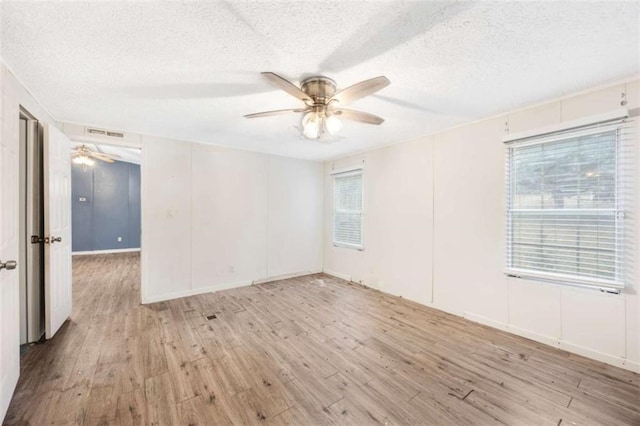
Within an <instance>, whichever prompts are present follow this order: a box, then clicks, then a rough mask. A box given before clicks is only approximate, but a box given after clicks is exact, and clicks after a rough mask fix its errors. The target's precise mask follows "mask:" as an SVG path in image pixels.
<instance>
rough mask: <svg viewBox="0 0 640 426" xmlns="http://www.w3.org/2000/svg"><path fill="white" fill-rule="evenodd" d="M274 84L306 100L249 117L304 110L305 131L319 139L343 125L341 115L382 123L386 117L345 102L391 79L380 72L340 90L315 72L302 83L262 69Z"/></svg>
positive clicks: (363, 121) (381, 87)
mask: <svg viewBox="0 0 640 426" xmlns="http://www.w3.org/2000/svg"><path fill="white" fill-rule="evenodd" d="M261 74H262V76H263V77H264V78H266V79H267V80H268V81H269V82H270V83H271V84H273V85H274V86H276V87H278V88H279V89H282V90H284V91H285V92H287V93H288V94H290V95H291V96H293V97H295V98H297V99H299V100H301V101H302V102H304V104H305V106H304V107H302V108H293V109H280V110H275V111H265V112H257V113H254V114H247V115H245V117H247V118H256V117H268V116H272V115H279V114H290V113H296V114H304V115H303V117H302V128H303V130H302V134H303V135H304V136H306V137H307V138H309V139H318V138H319V137H320V136H321V135H322V134H323V133H325V132H327V133H329V134H332V135H333V134H335V133H336V132H337V131H339V130H340V128H341V127H342V122H341V121H340V118H345V119H348V120H354V121H359V122H361V123H367V124H381V123H382V122H383V121H384V119H383V118H381V117H378V116H377V115H373V114H369V113H368V112H363V111H356V110H352V109H345V108H343V107H342V106H343V105H345V104H348V103H349V102H353V101H355V100H358V99H361V98H364V97H365V96H369V95H372V94H374V93H376V92H377V91H379V90H381V89H383V88H385V87H387V86H388V85H389V84H390V83H391V82H390V81H389V79H388V78H387V77H384V76H380V77H375V78H372V79H369V80H365V81H361V82H360V83H356V84H354V85H353V86H349V87H347V88H346V89H342V90H337V87H336V82H335V81H333V80H332V79H330V78H328V77H323V76H314V77H309V78H306V79H304V80H302V82H301V84H300V87H298V86H296V85H295V84H293V83H291V82H290V81H289V80H287V79H285V78H283V77H281V76H279V75H278V74H276V73H273V72H263V73H261Z"/></svg>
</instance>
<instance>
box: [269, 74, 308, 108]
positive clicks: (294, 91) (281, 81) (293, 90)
mask: <svg viewBox="0 0 640 426" xmlns="http://www.w3.org/2000/svg"><path fill="white" fill-rule="evenodd" d="M260 74H262V76H263V77H264V78H266V79H267V80H268V81H269V83H271V84H273V85H274V86H276V87H277V88H279V89H282V90H284V91H285V92H287V93H288V94H290V95H291V96H293V97H294V98H298V99H300V100H301V101H303V102H309V101H311V97H309V95H307V94H306V93H305V92H303V91H302V89H300V88H299V87H298V86H296V85H295V84H293V83H292V82H290V81H289V80H287V79H285V78H283V77H280V76H279V75H278V74H276V73H273V72H262V73H260Z"/></svg>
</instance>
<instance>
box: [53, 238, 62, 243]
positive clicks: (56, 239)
mask: <svg viewBox="0 0 640 426" xmlns="http://www.w3.org/2000/svg"><path fill="white" fill-rule="evenodd" d="M61 242H62V237H51V244H53V243H61Z"/></svg>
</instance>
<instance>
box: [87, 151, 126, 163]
mask: <svg viewBox="0 0 640 426" xmlns="http://www.w3.org/2000/svg"><path fill="white" fill-rule="evenodd" d="M89 157H91V158H95V159H96V160H102V161H106V162H107V163H110V162H111V163H112V162H113V161H114V160H117V159H118V158H120V156H119V155H111V154H101V153H99V152H92V153H90V154H89Z"/></svg>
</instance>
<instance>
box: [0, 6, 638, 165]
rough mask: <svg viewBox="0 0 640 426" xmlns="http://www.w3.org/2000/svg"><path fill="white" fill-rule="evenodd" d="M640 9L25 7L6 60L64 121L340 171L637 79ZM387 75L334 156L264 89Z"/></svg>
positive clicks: (8, 22)
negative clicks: (446, 132) (374, 153)
mask: <svg viewBox="0 0 640 426" xmlns="http://www.w3.org/2000/svg"><path fill="white" fill-rule="evenodd" d="M639 8H640V3H638V2H611V1H606V2H570V1H562V2H544V3H536V2H513V3H507V2H477V3H476V2H426V1H424V2H401V1H377V2H372V1H339V2H317V1H286V2H275V1H251V2H239V1H238V2H235V1H234V2H200V3H198V2H195V3H191V2H186V3H183V2H89V1H87V2H46V3H32V2H16V3H13V2H9V1H2V2H1V3H0V12H1V14H2V16H1V21H0V22H1V25H0V31H1V39H0V40H1V42H2V44H1V45H0V49H1V50H0V55H1V56H2V59H3V61H4V62H5V63H6V64H7V65H8V66H9V68H10V69H11V70H13V71H14V73H15V74H16V75H17V76H18V78H19V79H20V80H21V81H22V82H23V83H24V84H25V85H26V86H27V87H28V89H29V90H30V91H31V92H32V93H33V95H34V96H35V97H36V98H37V99H38V100H39V101H40V102H41V103H42V104H43V105H44V106H45V107H46V108H47V109H48V110H49V112H50V113H51V114H52V115H53V116H54V117H55V118H56V119H57V120H60V121H69V122H74V123H82V124H92V125H98V126H101V127H108V128H113V129H117V130H124V131H132V132H137V133H143V134H151V135H158V136H165V137H171V138H176V139H184V140H191V141H199V142H206V143H215V144H222V145H229V146H234V147H238V148H243V149H250V150H256V151H262V152H270V153H274V154H279V155H286V156H292V157H299V158H309V159H316V160H319V159H327V158H333V157H337V156H340V155H343V154H347V153H350V152H354V151H359V150H363V149H367V148H371V147H375V146H379V145H386V144H390V143H395V142H399V141H403V140H407V139H411V138H415V137H419V136H422V135H425V134H428V133H432V132H434V131H436V130H441V129H444V128H447V127H450V126H452V125H455V124H460V123H463V122H467V121H472V120H476V119H478V118H481V117H486V116H490V115H494V114H496V113H499V112H502V111H507V110H510V109H513V108H517V107H520V106H525V105H527V104H531V103H535V102H539V101H542V100H545V99H549V98H552V97H557V96H561V95H563V94H566V93H569V92H572V91H576V90H580V89H584V88H588V87H590V86H594V85H598V84H602V83H606V82H610V81H614V80H618V79H621V78H626V77H628V76H631V75H634V74H637V73H638V72H639V71H640V69H639V67H640V65H639V64H640V53H639V18H640V15H639V14H640V12H639ZM261 71H273V72H277V73H280V74H281V75H283V76H285V77H287V78H289V79H291V80H293V81H295V82H296V83H297V82H298V81H299V80H300V79H301V78H304V77H305V76H309V75H313V74H322V75H326V76H328V77H331V78H333V79H335V80H336V81H337V82H338V86H339V87H345V86H348V85H351V84H353V83H356V82H358V81H360V80H363V79H367V78H371V77H375V76H378V75H386V76H387V77H388V78H389V79H390V80H391V85H390V86H389V87H387V88H385V89H384V90H382V91H381V92H379V94H378V95H376V96H372V97H369V98H365V99H362V100H359V101H357V102H355V103H354V104H353V105H351V107H353V108H356V109H361V110H364V111H368V112H371V113H374V114H377V115H380V116H382V117H384V118H385V119H386V121H385V122H384V123H383V124H382V125H381V126H371V125H366V124H360V123H356V122H345V126H344V128H343V129H342V131H341V132H340V137H339V138H336V139H335V140H334V141H332V143H320V142H314V141H309V140H306V139H303V138H301V136H300V132H299V130H298V128H297V126H299V124H300V123H299V121H300V118H299V116H296V115H293V114H292V115H291V116H278V117H270V118H256V119H251V120H248V119H245V118H243V117H242V116H243V114H247V113H251V112H258V111H265V110H271V109H283V108H292V107H297V106H299V105H301V104H300V103H299V101H297V100H296V99H294V98H292V97H291V96H289V95H287V94H285V93H284V92H280V91H277V90H274V89H273V88H272V87H270V86H269V85H268V84H267V83H266V82H265V81H263V80H262V79H261V78H260V74H259V73H260V72H261Z"/></svg>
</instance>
